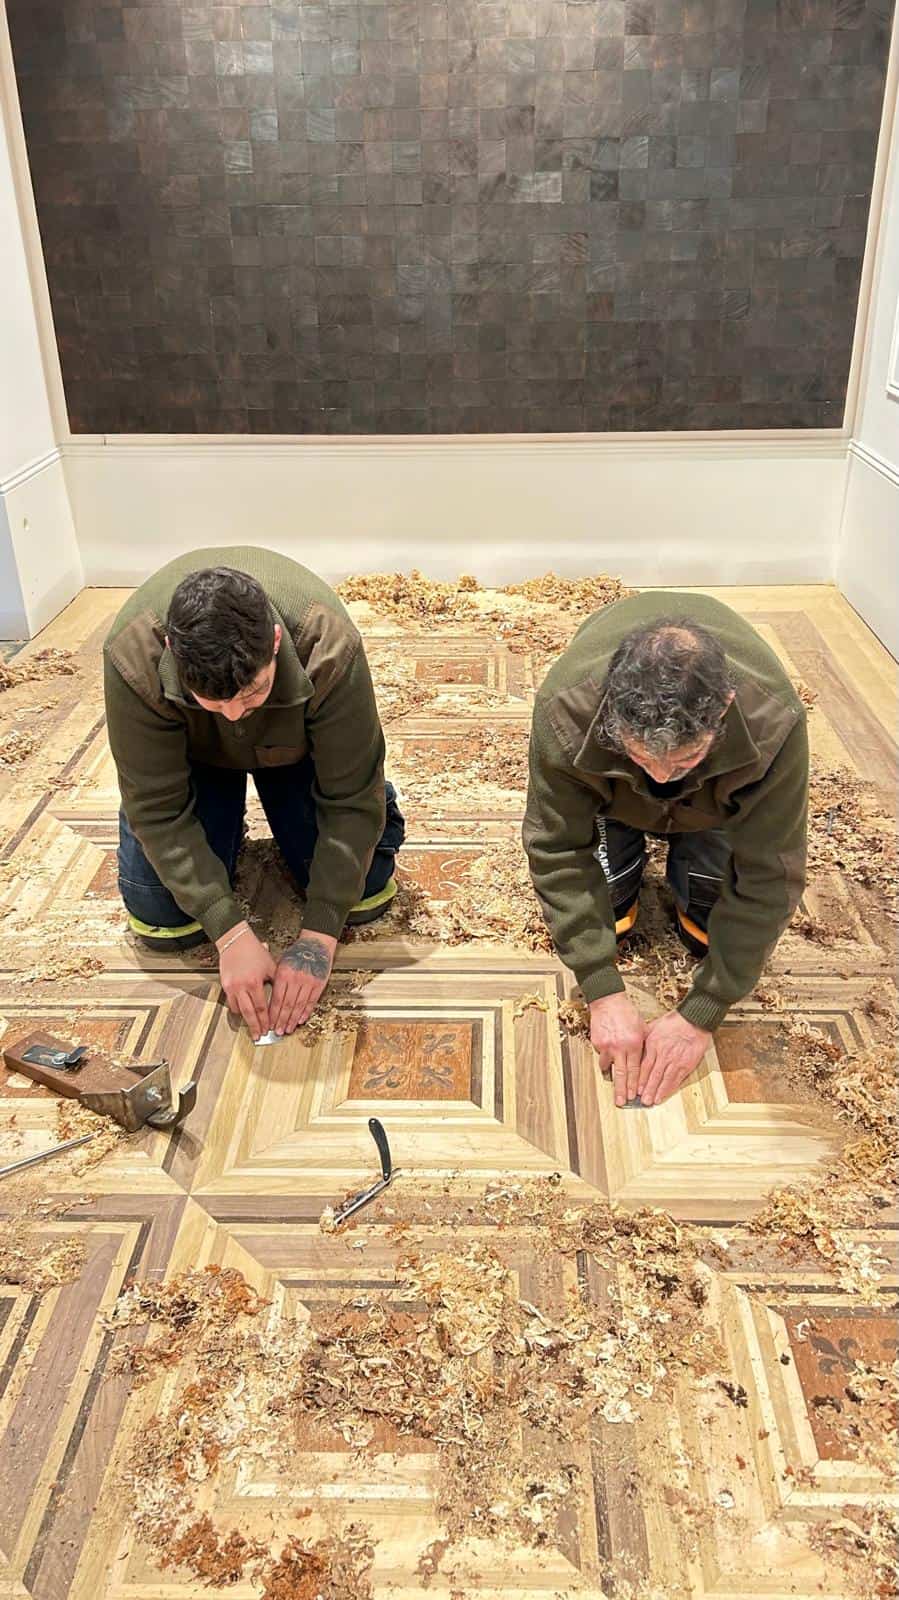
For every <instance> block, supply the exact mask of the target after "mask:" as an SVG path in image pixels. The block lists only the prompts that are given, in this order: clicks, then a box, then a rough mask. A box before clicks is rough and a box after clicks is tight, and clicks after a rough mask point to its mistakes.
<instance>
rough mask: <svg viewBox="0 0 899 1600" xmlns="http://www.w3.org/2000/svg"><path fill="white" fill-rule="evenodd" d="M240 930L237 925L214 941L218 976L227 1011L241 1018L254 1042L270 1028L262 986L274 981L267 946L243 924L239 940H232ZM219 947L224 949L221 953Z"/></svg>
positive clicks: (273, 968)
mask: <svg viewBox="0 0 899 1600" xmlns="http://www.w3.org/2000/svg"><path fill="white" fill-rule="evenodd" d="M240 927H241V924H240V923H237V924H236V926H235V927H233V928H230V929H229V930H228V932H227V933H225V934H223V935H222V937H221V939H218V940H216V944H217V945H218V948H219V952H220V954H219V973H220V976H221V980H222V988H223V989H224V991H225V998H226V999H227V1001H228V1010H229V1011H232V1012H233V1013H234V1014H235V1016H237V1015H240V1016H242V1017H243V1019H244V1022H245V1023H246V1025H247V1027H248V1028H249V1030H250V1032H251V1034H252V1035H253V1038H254V1039H258V1038H259V1037H260V1035H261V1034H263V1033H268V1030H269V1027H270V1026H271V1024H270V1023H269V1008H268V1001H267V999H266V993H265V985H266V984H267V983H271V982H272V980H273V979H274V976H275V963H274V961H273V960H272V958H271V956H270V955H269V953H268V947H267V946H266V945H264V944H262V943H261V942H260V940H259V939H257V938H256V935H255V933H254V932H253V930H252V928H250V927H247V926H246V924H244V927H245V929H246V931H245V932H243V933H241V934H240V937H239V938H237V937H235V935H236V934H238V933H239V931H240ZM232 940H233V941H234V942H233V943H232V942H231V941H232ZM223 945H227V946H228V948H227V949H225V950H223V949H222V946H223Z"/></svg>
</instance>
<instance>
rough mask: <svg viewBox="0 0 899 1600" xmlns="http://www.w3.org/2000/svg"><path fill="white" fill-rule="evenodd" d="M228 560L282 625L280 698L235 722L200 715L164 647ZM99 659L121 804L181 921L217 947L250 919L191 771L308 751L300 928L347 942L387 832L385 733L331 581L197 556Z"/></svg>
mask: <svg viewBox="0 0 899 1600" xmlns="http://www.w3.org/2000/svg"><path fill="white" fill-rule="evenodd" d="M219 566H222V567H235V568H237V569H238V570H239V571H241V572H246V573H248V574H249V575H250V577H252V578H255V579H256V580H257V582H258V583H260V584H261V585H262V587H263V589H264V590H265V592H266V594H267V595H268V598H269V601H270V603H271V608H272V614H273V617H274V620H275V621H276V622H279V623H280V624H281V628H282V637H281V647H280V649H279V651H278V657H277V669H276V673H275V681H274V685H273V688H272V692H271V694H270V696H269V698H268V700H266V702H265V704H264V705H262V706H260V707H259V709H258V710H256V711H254V712H253V713H252V714H251V715H250V716H248V717H245V718H242V719H241V720H240V721H239V722H229V721H228V720H227V718H226V717H221V716H218V715H217V714H214V713H212V712H209V711H204V710H203V709H202V707H200V706H198V705H197V703H196V701H195V700H194V699H193V698H192V696H191V695H190V694H189V692H187V691H185V690H184V689H182V687H181V684H180V682H179V679H178V670H177V667H176V665H175V660H174V657H173V656H172V653H171V651H170V650H169V649H168V647H167V645H166V642H165V619H166V616H167V614H168V608H169V602H170V600H171V597H172V594H173V593H174V591H175V589H176V588H177V586H178V584H179V583H180V582H181V580H182V578H184V577H186V576H187V574H188V573H189V572H197V571H199V570H200V569H201V568H204V567H219ZM103 657H104V681H105V690H106V717H107V727H108V732H109V743H110V748H111V750H112V754H113V757H114V760H115V764H116V768H117V771H118V779H119V788H120V791H121V796H122V806H123V808H124V811H125V815H126V817H127V818H128V822H129V823H130V825H131V828H132V831H133V832H134V834H135V835H136V837H137V839H138V841H139V842H140V844H141V846H142V848H143V851H144V854H145V855H146V857H147V859H148V861H149V862H150V864H151V866H152V867H153V868H154V870H155V871H156V873H157V874H158V876H159V878H160V879H161V880H162V882H163V883H164V884H165V886H166V888H167V889H168V890H169V892H170V893H171V894H172V895H173V896H174V898H175V900H176V901H177V903H178V905H179V906H180V907H181V909H182V910H183V911H184V912H185V914H186V915H187V916H188V917H190V918H193V919H194V920H196V921H197V922H200V923H201V924H202V926H203V927H204V929H205V931H206V933H207V934H208V935H209V937H210V939H218V938H221V936H222V934H223V933H225V932H227V930H228V929H229V928H232V927H233V926H234V924H235V923H237V922H240V921H241V919H242V917H243V911H242V910H241V907H240V904H239V902H238V900H237V899H236V897H235V895H234V893H233V890H232V888H231V885H230V884H229V882H228V874H227V871H226V869H225V866H224V864H223V862H221V861H220V860H219V858H218V856H217V855H215V854H214V852H213V851H212V850H211V849H210V847H209V845H208V843H207V841H206V834H205V832H204V829H203V826H202V824H201V823H200V821H199V820H198V819H197V817H196V816H195V815H194V808H193V799H192V795H191V783H190V770H191V764H192V763H193V762H197V763H201V764H204V765H208V766H213V767H230V768H239V769H242V770H244V771H247V772H252V771H253V769H254V768H256V767H267V766H289V765H293V764H294V763H295V762H298V761H302V760H303V759H304V758H305V757H307V756H309V757H311V758H312V762H313V766H314V769H315V777H314V785H313V797H314V800H315V807H316V812H317V815H318V825H319V834H318V842H317V844H316V847H315V854H314V856H313V859H312V866H311V869H310V875H309V887H308V894H307V900H306V907H305V913H304V917H303V926H304V927H305V928H307V929H310V930H314V931H316V932H319V933H329V934H333V935H335V936H336V935H338V934H339V933H340V931H341V929H342V927H343V924H344V921H345V920H346V915H347V912H348V911H349V910H350V907H351V906H353V905H354V904H355V903H356V901H357V900H358V899H359V897H360V894H361V891H362V887H363V884H364V882H365V878H366V874H367V872H368V868H369V864H370V862H371V857H372V854H373V851H374V847H375V845H376V844H377V841H378V839H379V838H380V836H381V833H382V832H383V828H384V810H385V795H384V737H383V734H382V732H381V724H380V721H379V719H378V710H377V706H376V705H375V697H374V691H373V689H372V683H371V677H370V674H369V670H368V662H367V660H366V658H365V651H364V649H363V646H362V641H361V638H360V636H359V633H358V631H357V629H356V628H355V627H354V626H353V623H352V622H351V620H350V618H349V616H348V614H347V612H346V611H345V609H344V607H343V606H342V605H341V603H340V601H339V600H338V598H337V596H336V595H335V594H334V593H333V592H332V590H331V589H329V588H328V585H327V584H326V583H323V582H322V580H321V579H320V578H317V577H315V575H314V574H313V573H311V572H308V571H307V570H306V568H305V567H301V566H298V565H297V563H296V562H295V561H290V560H288V558H287V557H286V556H280V555H276V554H274V552H272V551H270V550H260V549H256V548H251V547H243V546H238V547H235V548H226V549H211V550H195V551H193V552H192V553H191V554H190V555H187V556H181V557H179V558H178V560H176V561H172V562H170V563H169V565H168V566H166V567H163V568H162V569H161V571H159V572H157V573H156V574H155V576H154V577H152V578H149V579H148V580H147V582H146V583H145V584H144V585H143V586H142V587H141V588H140V589H138V590H137V591H136V593H135V594H133V595H132V596H131V598H130V600H128V601H127V602H126V603H125V605H124V606H123V607H122V609H121V611H120V612H119V614H118V616H117V618H116V620H115V622H114V623H113V625H112V628H111V630H110V633H109V636H108V638H107V640H106V644H105V646H104V651H103Z"/></svg>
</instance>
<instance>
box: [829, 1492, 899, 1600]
mask: <svg viewBox="0 0 899 1600" xmlns="http://www.w3.org/2000/svg"><path fill="white" fill-rule="evenodd" d="M809 1543H810V1544H811V1546H812V1548H813V1549H815V1550H817V1551H818V1552H819V1554H820V1555H821V1556H822V1557H823V1558H824V1560H825V1561H826V1562H828V1564H830V1563H836V1564H838V1565H839V1566H840V1567H842V1569H843V1571H844V1572H845V1573H846V1575H847V1578H848V1580H849V1581H850V1583H851V1584H852V1592H853V1593H855V1594H858V1595H859V1596H865V1597H867V1596H871V1595H874V1596H876V1600H895V1596H896V1595H897V1594H899V1511H897V1510H896V1507H895V1505H891V1504H889V1502H887V1501H885V1500H874V1501H872V1502H871V1503H869V1504H868V1505H866V1506H859V1505H852V1504H850V1505H847V1506H844V1507H843V1516H842V1517H839V1518H834V1519H833V1520H832V1521H830V1522H825V1523H823V1524H814V1523H813V1524H812V1525H811V1526H810V1528H809Z"/></svg>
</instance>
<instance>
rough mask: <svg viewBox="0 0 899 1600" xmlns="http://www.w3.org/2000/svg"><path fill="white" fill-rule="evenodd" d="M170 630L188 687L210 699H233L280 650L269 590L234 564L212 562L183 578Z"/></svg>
mask: <svg viewBox="0 0 899 1600" xmlns="http://www.w3.org/2000/svg"><path fill="white" fill-rule="evenodd" d="M166 632H167V634H168V639H169V648H170V649H171V652H172V655H173V656H174V657H175V661H176V662H177V665H178V675H179V677H180V679H181V683H182V685H183V687H184V688H185V689H189V690H190V692H191V693H192V694H199V695H202V696H203V698H204V699H205V700H233V699H234V696H235V695H236V694H240V692H241V690H242V689H246V687H247V685H248V684H250V683H252V682H253V679H254V678H256V677H257V676H258V674H259V673H260V672H261V671H262V669H263V667H267V666H268V664H269V662H270V661H271V659H272V656H273V655H274V650H275V619H274V617H273V615H272V608H271V606H270V605H269V602H268V596H267V595H266V593H265V590H264V589H263V588H262V586H261V585H260V584H258V583H257V582H256V580H255V578H248V577H247V574H246V573H245V572H236V571H234V569H233V568H232V567H206V568H204V569H203V570H202V571H200V572H191V573H189V574H188V576H187V577H186V578H182V580H181V582H180V583H179V585H178V587H177V589H176V590H175V593H174V594H173V595H172V599H171V603H170V605H169V614H168V617H167V619H166Z"/></svg>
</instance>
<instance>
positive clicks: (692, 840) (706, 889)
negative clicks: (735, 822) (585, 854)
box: [594, 817, 731, 933]
mask: <svg viewBox="0 0 899 1600" xmlns="http://www.w3.org/2000/svg"><path fill="white" fill-rule="evenodd" d="M653 837H654V838H665V839H667V840H668V862H667V866H666V873H665V875H666V877H667V879H668V882H669V883H670V885H671V889H672V892H673V894H674V898H675V900H676V902H677V905H678V908H679V910H680V911H681V912H682V913H683V915H684V916H686V917H689V919H690V921H691V922H693V923H695V924H696V926H697V927H698V928H701V929H702V931H703V933H705V932H706V931H707V930H708V925H709V917H710V916H711V914H712V908H713V906H714V904H715V901H716V900H717V899H718V896H719V894H720V893H721V889H722V885H723V882H724V874H725V872H726V871H727V864H728V861H729V860H730V855H731V848H730V845H729V844H728V841H727V839H726V837H725V835H724V834H723V833H722V832H720V830H719V829H717V828H708V829H706V830H705V831H703V832H700V833H672V834H661V835H659V834H655V835H653ZM594 853H595V855H596V859H597V861H598V862H599V864H600V866H601V867H602V869H603V872H604V873H605V875H606V881H607V882H608V885H609V894H610V895H611V899H612V908H613V910H614V912H615V916H616V918H618V917H620V916H622V914H623V913H624V912H625V911H627V910H628V909H629V908H630V907H631V906H632V905H633V903H634V901H635V900H636V898H637V895H638V894H639V892H640V884H641V881H642V879H643V869H644V867H645V866H646V835H645V833H643V832H642V831H641V830H640V829H639V828H631V827H628V825H627V823H625V822H615V821H614V819H613V818H611V817H597V819H596V850H595V852H594Z"/></svg>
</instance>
